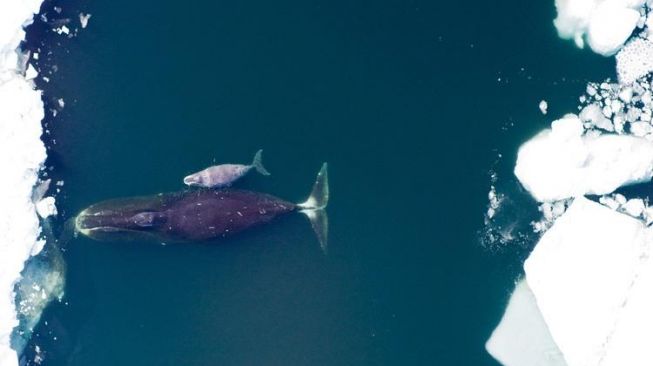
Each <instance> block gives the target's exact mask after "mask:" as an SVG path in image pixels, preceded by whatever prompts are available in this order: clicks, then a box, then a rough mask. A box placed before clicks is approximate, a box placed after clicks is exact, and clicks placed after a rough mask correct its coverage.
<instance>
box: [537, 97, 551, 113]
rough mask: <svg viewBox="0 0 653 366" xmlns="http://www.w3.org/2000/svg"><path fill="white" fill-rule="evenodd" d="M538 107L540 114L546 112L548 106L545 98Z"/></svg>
mask: <svg viewBox="0 0 653 366" xmlns="http://www.w3.org/2000/svg"><path fill="white" fill-rule="evenodd" d="M539 108H540V112H542V114H546V111H547V109H548V108H549V104H548V103H547V102H546V100H542V101H541V102H540V104H539Z"/></svg>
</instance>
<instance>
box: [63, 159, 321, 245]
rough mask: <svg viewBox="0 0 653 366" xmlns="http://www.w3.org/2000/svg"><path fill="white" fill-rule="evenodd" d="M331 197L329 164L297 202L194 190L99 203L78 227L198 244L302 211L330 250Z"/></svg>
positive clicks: (113, 235)
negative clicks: (328, 205) (305, 197)
mask: <svg viewBox="0 0 653 366" xmlns="http://www.w3.org/2000/svg"><path fill="white" fill-rule="evenodd" d="M328 201H329V182H328V176H327V164H326V163H324V164H323V165H322V169H321V170H320V172H319V173H318V175H317V179H316V180H315V184H314V185H313V190H312V192H311V194H310V196H309V197H308V199H307V200H306V201H305V202H303V203H299V204H294V203H291V202H288V201H285V200H282V199H280V198H277V197H274V196H272V195H269V194H265V193H259V192H253V191H246V190H236V189H221V190H211V189H202V190H193V191H182V192H172V193H159V194H157V195H152V196H144V197H130V198H119V199H113V200H108V201H103V202H100V203H96V204H94V205H91V206H89V207H87V208H86V209H84V210H83V211H82V212H80V213H79V214H78V215H77V217H76V218H75V229H76V231H77V232H80V233H82V234H84V235H86V236H88V237H90V238H93V239H96V240H117V239H152V240H156V241H160V242H194V241H204V240H210V239H215V238H224V237H227V236H230V235H233V234H236V233H239V232H241V231H243V230H246V229H248V228H250V227H253V226H257V225H260V224H263V223H267V222H269V221H271V220H273V219H274V218H276V217H277V216H280V215H284V214H287V213H290V212H294V211H299V212H302V213H304V214H306V216H307V217H308V218H309V220H310V221H311V226H312V227H313V230H314V231H315V233H316V235H317V238H318V240H319V241H320V246H321V247H322V249H323V250H326V246H327V236H328V218H327V215H326V212H325V211H324V209H325V208H326V206H327V203H328Z"/></svg>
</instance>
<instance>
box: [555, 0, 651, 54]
mask: <svg viewBox="0 0 653 366" xmlns="http://www.w3.org/2000/svg"><path fill="white" fill-rule="evenodd" d="M645 3H646V1H645V0H555V5H556V9H557V11H558V16H557V17H556V19H555V20H554V22H553V23H554V24H555V27H556V29H557V30H558V35H559V36H560V37H561V38H564V39H573V40H574V42H575V43H576V45H577V46H578V47H581V48H582V47H583V46H584V45H585V43H586V42H587V43H588V44H589V46H590V48H591V49H592V50H593V51H594V52H596V53H598V54H601V55H603V56H611V55H614V54H615V53H616V52H617V51H619V49H621V47H622V46H623V44H624V43H625V42H626V40H628V38H629V37H630V36H631V34H632V33H633V31H634V30H635V29H636V27H637V25H638V22H639V21H640V13H639V10H640V9H641V8H642V7H643V6H644V4H645Z"/></svg>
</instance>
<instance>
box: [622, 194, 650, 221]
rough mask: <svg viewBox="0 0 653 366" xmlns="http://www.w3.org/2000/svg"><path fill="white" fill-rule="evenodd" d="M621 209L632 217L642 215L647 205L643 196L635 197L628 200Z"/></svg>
mask: <svg viewBox="0 0 653 366" xmlns="http://www.w3.org/2000/svg"><path fill="white" fill-rule="evenodd" d="M621 209H622V210H623V211H624V212H625V213H627V214H628V215H630V216H632V217H640V216H641V215H642V214H643V213H644V210H645V209H646V205H645V204H644V200H642V199H641V198H633V199H630V200H628V202H626V204H624V205H623V206H622V207H621Z"/></svg>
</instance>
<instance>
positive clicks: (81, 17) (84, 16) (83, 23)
mask: <svg viewBox="0 0 653 366" xmlns="http://www.w3.org/2000/svg"><path fill="white" fill-rule="evenodd" d="M91 16H92V15H91V14H84V13H79V24H81V26H82V28H86V27H87V26H88V21H89V19H91Z"/></svg>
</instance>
